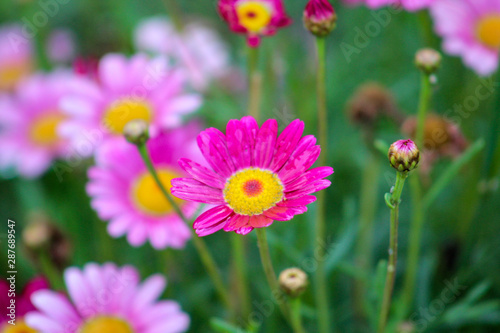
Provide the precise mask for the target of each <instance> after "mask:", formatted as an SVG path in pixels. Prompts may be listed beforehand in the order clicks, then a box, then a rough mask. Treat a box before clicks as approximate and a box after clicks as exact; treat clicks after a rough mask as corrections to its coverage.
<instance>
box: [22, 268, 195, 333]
mask: <svg viewBox="0 0 500 333" xmlns="http://www.w3.org/2000/svg"><path fill="white" fill-rule="evenodd" d="M64 280H65V283H66V288H67V289H68V294H69V299H68V297H67V296H65V295H64V294H61V293H58V292H55V291H51V290H41V291H37V292H35V293H34V294H33V295H32V296H31V300H32V302H33V304H34V305H35V307H36V309H37V311H34V312H30V313H29V314H28V315H27V316H26V321H27V323H28V324H29V325H30V326H31V327H34V328H35V329H37V330H38V331H39V332H40V333H69V332H71V333H73V332H82V333H87V332H92V333H93V332H103V333H104V332H108V333H111V332H114V333H118V332H135V333H159V332H161V333H178V332H185V331H186V330H187V329H188V327H189V316H188V315H187V314H185V313H184V312H182V310H181V308H180V306H179V304H177V303H176V302H174V301H159V300H158V298H159V297H160V296H161V294H162V293H163V291H164V289H165V287H166V280H165V278H164V277H163V276H161V275H159V274H157V275H153V276H151V277H149V278H148V279H146V280H145V281H144V282H142V283H141V282H140V277H139V273H138V272H137V270H136V269H135V268H134V267H132V266H124V267H121V268H119V267H117V266H116V265H115V264H113V263H105V264H103V265H98V264H95V263H90V264H87V265H85V267H84V268H83V270H80V269H78V268H76V267H70V268H68V269H66V271H65V272H64Z"/></svg>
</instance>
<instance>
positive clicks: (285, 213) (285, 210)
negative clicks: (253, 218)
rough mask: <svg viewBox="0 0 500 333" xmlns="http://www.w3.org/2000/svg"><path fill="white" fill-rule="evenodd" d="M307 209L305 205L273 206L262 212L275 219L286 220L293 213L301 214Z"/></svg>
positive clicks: (290, 217)
mask: <svg viewBox="0 0 500 333" xmlns="http://www.w3.org/2000/svg"><path fill="white" fill-rule="evenodd" d="M306 211H307V207H304V206H303V207H279V206H276V207H273V208H271V209H269V210H267V211H265V212H264V215H265V216H267V217H269V218H270V219H273V220H275V221H288V220H291V219H292V218H293V217H294V216H295V215H297V214H302V213H305V212H306Z"/></svg>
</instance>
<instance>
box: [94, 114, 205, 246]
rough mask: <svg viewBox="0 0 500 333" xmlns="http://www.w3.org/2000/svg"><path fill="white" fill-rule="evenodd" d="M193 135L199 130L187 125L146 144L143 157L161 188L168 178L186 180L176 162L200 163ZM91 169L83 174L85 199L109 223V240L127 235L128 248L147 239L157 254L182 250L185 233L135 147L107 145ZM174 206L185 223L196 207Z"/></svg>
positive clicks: (122, 142) (113, 142)
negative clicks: (149, 161) (85, 176)
mask: <svg viewBox="0 0 500 333" xmlns="http://www.w3.org/2000/svg"><path fill="white" fill-rule="evenodd" d="M198 133H199V126H198V125H197V124H196V123H190V124H188V125H186V126H183V127H182V128H179V129H175V130H170V131H166V132H165V133H161V134H160V135H158V136H156V137H155V138H152V139H150V140H149V141H148V143H147V148H148V151H149V153H150V155H151V158H152V160H153V163H154V165H155V168H156V169H157V172H158V174H159V177H160V179H161V181H162V183H163V184H164V186H165V188H167V189H169V188H170V180H171V179H172V178H177V177H182V176H186V175H187V174H186V173H185V172H184V171H183V170H182V169H181V168H179V166H178V164H177V160H178V159H179V158H180V157H181V156H186V155H188V156H190V158H192V159H194V160H198V161H199V160H201V154H200V153H199V150H198V149H197V147H196V135H197V134H198ZM96 164H97V165H96V166H95V167H92V168H91V169H90V170H89V172H88V175H89V183H88V185H87V193H88V194H89V195H90V197H91V199H92V203H91V204H92V207H93V208H94V209H95V210H96V211H97V213H98V215H99V217H100V218H101V219H102V220H105V221H106V220H109V225H108V231H109V233H110V235H111V236H113V237H121V236H123V235H124V234H127V239H128V241H129V243H130V244H131V245H133V246H139V245H142V244H143V243H144V242H146V240H148V239H149V241H150V242H151V245H152V246H153V247H154V248H156V249H163V248H165V247H173V248H182V247H184V245H185V244H186V241H187V240H188V239H189V237H190V230H189V228H188V226H187V225H186V224H185V223H184V222H183V221H182V220H181V219H180V218H179V216H178V215H177V214H176V213H175V211H174V210H173V208H172V206H171V205H170V203H169V202H168V201H167V200H166V199H165V197H164V196H163V194H162V192H161V191H160V189H159V188H158V187H157V185H156V183H155V181H154V178H153V177H152V176H151V175H150V174H149V172H148V170H147V169H146V166H145V164H144V162H143V160H142V159H141V156H140V155H139V153H138V151H137V147H135V146H134V145H133V144H130V143H128V142H126V141H125V140H124V139H123V138H117V139H112V140H108V141H106V142H105V143H104V144H103V145H102V146H101V147H99V149H98V150H97V151H96ZM176 201H177V204H178V205H179V206H180V207H181V209H182V211H183V212H184V214H185V215H186V216H187V217H191V216H193V214H194V212H195V210H196V209H197V207H198V206H199V205H198V204H196V203H193V202H185V201H183V200H177V199H176Z"/></svg>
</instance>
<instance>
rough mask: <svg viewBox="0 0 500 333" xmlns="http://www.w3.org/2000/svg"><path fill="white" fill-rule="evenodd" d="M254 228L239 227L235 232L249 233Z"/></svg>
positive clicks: (240, 233)
mask: <svg viewBox="0 0 500 333" xmlns="http://www.w3.org/2000/svg"><path fill="white" fill-rule="evenodd" d="M253 229H254V228H239V229H237V230H235V232H236V233H237V234H239V235H246V234H249V233H250V232H251V231H252V230H253Z"/></svg>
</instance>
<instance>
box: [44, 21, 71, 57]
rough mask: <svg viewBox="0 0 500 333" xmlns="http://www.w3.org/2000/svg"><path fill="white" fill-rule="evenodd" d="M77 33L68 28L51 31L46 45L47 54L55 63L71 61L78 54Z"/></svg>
mask: <svg viewBox="0 0 500 333" xmlns="http://www.w3.org/2000/svg"><path fill="white" fill-rule="evenodd" d="M75 39H76V37H75V35H74V34H73V32H72V31H70V30H67V29H56V30H53V31H51V33H50V35H49V38H48V40H47V45H46V46H45V48H46V52H47V56H48V57H49V59H50V60H51V61H52V62H53V63H70V62H72V61H73V59H74V58H75V56H76V44H75Z"/></svg>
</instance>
